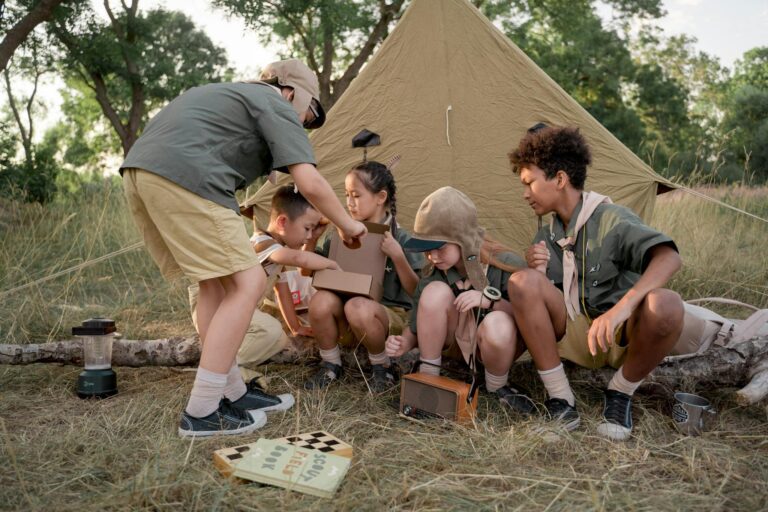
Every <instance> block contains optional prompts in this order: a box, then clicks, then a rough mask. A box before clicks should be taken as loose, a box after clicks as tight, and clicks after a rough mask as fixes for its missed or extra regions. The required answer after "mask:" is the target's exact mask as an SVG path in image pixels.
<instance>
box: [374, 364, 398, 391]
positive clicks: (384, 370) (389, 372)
mask: <svg viewBox="0 0 768 512" xmlns="http://www.w3.org/2000/svg"><path fill="white" fill-rule="evenodd" d="M371 370H372V374H371V381H370V383H369V385H370V386H371V391H373V392H374V393H383V392H385V391H387V390H389V389H392V388H393V387H395V386H396V385H397V382H398V381H399V380H400V374H399V372H398V371H397V370H398V368H397V366H396V365H394V364H392V365H390V366H384V365H381V364H372V365H371Z"/></svg>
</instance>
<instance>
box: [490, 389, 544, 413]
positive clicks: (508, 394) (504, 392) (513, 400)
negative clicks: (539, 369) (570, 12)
mask: <svg viewBox="0 0 768 512" xmlns="http://www.w3.org/2000/svg"><path fill="white" fill-rule="evenodd" d="M491 393H493V394H495V395H496V396H497V397H498V399H499V402H501V405H503V406H505V407H506V408H508V409H510V410H512V411H515V412H517V413H520V414H532V413H533V412H534V411H535V410H536V403H535V402H534V401H533V400H532V399H531V397H530V396H529V395H528V392H527V391H526V390H525V389H523V388H522V387H520V386H517V385H515V384H507V385H506V386H502V387H500V388H499V389H497V390H496V391H492V392H491Z"/></svg>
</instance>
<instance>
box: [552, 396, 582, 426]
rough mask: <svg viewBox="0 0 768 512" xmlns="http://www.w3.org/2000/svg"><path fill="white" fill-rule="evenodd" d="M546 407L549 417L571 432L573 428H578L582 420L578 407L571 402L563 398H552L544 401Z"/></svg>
mask: <svg viewBox="0 0 768 512" xmlns="http://www.w3.org/2000/svg"><path fill="white" fill-rule="evenodd" d="M544 407H545V408H546V409H547V417H548V419H549V420H550V421H553V422H557V423H558V424H559V425H562V427H563V428H564V429H565V430H567V431H569V432H570V431H571V430H576V428H577V427H578V426H579V423H580V422H581V418H579V412H578V411H577V410H576V407H574V406H572V405H571V404H569V403H568V401H567V400H564V399H562V398H550V399H549V400H547V401H546V402H544Z"/></svg>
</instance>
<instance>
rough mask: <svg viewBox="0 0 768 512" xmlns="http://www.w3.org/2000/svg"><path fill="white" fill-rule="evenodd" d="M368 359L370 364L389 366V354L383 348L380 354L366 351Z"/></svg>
mask: <svg viewBox="0 0 768 512" xmlns="http://www.w3.org/2000/svg"><path fill="white" fill-rule="evenodd" d="M368 360H369V361H370V362H371V364H380V365H382V366H389V356H388V355H387V352H386V351H385V350H382V351H381V354H371V353H370V352H368Z"/></svg>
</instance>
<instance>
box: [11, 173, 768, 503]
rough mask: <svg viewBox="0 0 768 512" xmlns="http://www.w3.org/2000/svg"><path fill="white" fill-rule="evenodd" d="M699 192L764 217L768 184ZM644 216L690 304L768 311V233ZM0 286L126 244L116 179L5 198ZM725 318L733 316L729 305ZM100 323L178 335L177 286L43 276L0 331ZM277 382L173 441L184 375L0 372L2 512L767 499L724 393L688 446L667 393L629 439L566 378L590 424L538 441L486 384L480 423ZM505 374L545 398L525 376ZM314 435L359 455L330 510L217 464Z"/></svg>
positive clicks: (751, 446)
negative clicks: (233, 416)
mask: <svg viewBox="0 0 768 512" xmlns="http://www.w3.org/2000/svg"><path fill="white" fill-rule="evenodd" d="M708 193H710V194H712V195H718V196H719V197H721V198H723V199H724V200H726V201H727V202H729V203H731V204H734V205H736V206H739V207H742V208H745V209H747V210H748V211H751V212H753V213H755V214H758V215H760V216H762V217H768V188H757V189H734V188H730V189H715V190H710V191H708ZM653 224H654V225H655V226H656V227H658V228H660V229H662V230H663V231H665V232H667V233H668V234H670V235H671V236H672V237H673V238H674V239H675V240H676V241H677V243H678V245H679V246H680V249H681V252H682V255H683V259H684V261H685V267H684V269H683V270H682V271H681V272H680V274H679V275H678V276H677V277H676V278H675V279H674V281H673V282H672V283H671V287H672V288H673V289H675V290H677V291H678V292H680V293H681V294H682V295H683V297H684V298H696V297H703V296H710V295H719V296H724V297H729V298H735V299H739V300H742V301H745V302H749V303H752V304H754V305H758V306H761V307H768V286H767V284H768V257H767V256H766V252H765V249H764V244H765V240H766V239H768V227H767V226H766V224H764V223H761V222H759V221H756V220H753V219H749V218H747V217H744V216H739V215H736V214H734V213H731V212H728V211H726V210H724V209H722V208H720V207H717V206H714V205H712V204H708V203H704V202H701V201H700V200H697V199H694V198H691V197H690V196H688V195H673V196H666V197H665V196H662V197H661V198H660V200H659V203H658V205H657V209H656V215H655V218H654V221H653ZM0 238H1V239H2V244H1V245H0V294H2V293H3V292H5V291H7V290H10V289H12V288H14V287H15V286H18V285H20V284H23V283H26V282H29V281H30V280H33V279H35V278H38V277H42V276H46V275H50V274H51V273H53V272H56V271H58V270H60V269H64V268H68V267H71V266H73V265H76V264H78V263H82V262H83V261H86V260H89V259H92V258H95V257H97V256H100V255H102V254H106V253H108V252H111V251H114V250H117V249H119V248H121V247H124V246H126V245H129V244H130V243H132V242H134V241H136V240H137V239H138V236H137V235H136V233H135V231H134V228H133V226H132V224H131V221H130V219H129V218H128V216H127V215H126V213H125V209H124V205H123V203H122V196H121V194H120V193H119V189H115V188H113V187H112V186H110V185H109V184H108V183H107V184H104V185H102V186H100V187H94V189H92V190H88V191H85V192H84V193H83V194H82V195H81V196H79V198H78V199H74V198H69V199H60V200H58V201H57V202H56V203H54V204H52V205H50V206H49V207H47V208H46V209H45V210H43V209H42V208H40V207H37V206H30V205H19V204H15V203H0ZM728 313H732V314H734V315H736V314H740V313H741V312H739V311H729V312H728ZM95 315H103V316H111V317H113V318H115V319H116V320H117V321H118V324H119V326H120V330H121V331H122V332H123V333H124V334H125V336H126V337H128V338H134V339H135V338H156V337H167V336H169V335H173V334H181V335H188V334H190V331H191V325H190V321H189V316H188V312H187V305H186V290H185V289H184V288H183V287H172V286H169V285H167V284H165V283H164V282H163V280H162V279H161V278H160V276H159V274H158V272H157V270H156V269H155V267H154V265H153V264H152V262H151V260H150V259H149V258H148V256H147V255H146V253H144V252H143V251H135V252H132V253H128V254H124V255H121V256H118V257H116V258H114V259H111V260H109V261H106V262H103V263H99V264H97V265H94V266H92V267H88V268H85V269H82V270H80V271H78V272H76V273H73V274H69V275H66V276H62V277H59V278H57V279H54V280H51V281H48V282H47V283H45V284H43V285H40V286H38V287H33V288H29V289H26V290H23V291H19V292H16V293H13V294H9V295H5V296H3V295H0V342H3V343H28V342H40V341H46V340H56V339H62V338H66V337H68V336H67V330H68V328H69V327H71V326H72V325H75V324H77V323H79V322H80V321H82V320H83V319H85V318H88V317H90V316H95ZM266 370H267V372H268V374H269V375H270V376H271V377H272V379H271V382H270V387H271V388H270V390H271V391H274V392H279V393H282V392H292V393H294V394H295V395H296V397H297V406H296V407H294V408H293V409H292V410H290V411H288V412H286V413H277V415H273V416H270V421H269V423H268V424H267V426H266V427H265V428H264V429H263V430H261V431H260V432H259V434H258V435H257V434H254V435H250V436H245V437H241V438H235V439H213V440H205V441H195V442H190V441H184V440H181V439H179V438H178V437H177V436H176V434H175V430H176V425H177V421H178V414H179V411H180V410H181V408H182V406H183V404H184V401H185V399H186V397H187V394H188V391H189V389H190V386H191V383H192V380H193V376H194V374H193V372H189V371H184V370H183V369H170V368H139V369H131V368H118V369H117V371H118V376H119V377H118V378H119V386H120V393H119V394H118V395H117V396H115V397H113V398H111V399H109V400H106V401H81V400H79V399H77V398H76V397H75V396H74V394H73V386H74V382H75V380H76V377H77V374H78V373H79V371H80V368H78V367H73V366H59V365H30V366H0V509H3V510H78V511H80V510H97V509H109V510H281V509H286V510H328V509H337V510H381V509H393V510H467V509H478V510H502V509H503V510H744V511H754V510H766V509H768V421H767V420H768V418H767V416H766V414H767V412H768V411H766V408H765V406H764V404H760V405H756V406H751V407H738V406H737V405H736V404H735V402H734V401H733V399H732V391H733V390H732V389H711V388H708V387H707V386H706V383H699V384H698V385H693V384H692V385H691V387H690V388H689V390H695V391H698V392H701V393H702V394H704V395H705V396H707V397H708V398H710V399H711V400H712V401H713V402H714V404H715V406H716V407H717V409H718V415H717V417H716V420H715V423H714V424H713V425H712V428H711V429H710V431H709V432H707V433H706V434H705V435H703V436H701V437H699V438H687V437H682V436H680V435H678V434H677V433H676V432H675V431H674V429H673V427H672V422H671V419H670V418H669V416H668V412H669V411H668V409H669V400H668V397H666V396H657V395H640V396H638V398H637V400H636V401H635V403H636V406H635V420H636V428H635V435H634V436H633V438H632V439H631V440H630V441H629V442H627V443H624V444H614V443H608V442H605V441H603V440H602V439H599V438H598V437H597V436H596V435H595V431H594V425H595V422H596V421H597V420H598V417H599V414H600V400H601V392H600V390H599V389H597V388H594V387H592V386H591V385H589V384H588V383H585V382H574V388H575V391H576V394H577V398H578V407H579V409H580V410H581V413H582V418H583V426H582V427H581V428H580V429H579V430H578V431H576V432H574V433H572V434H567V435H557V436H542V435H541V434H540V433H539V429H538V428H537V427H539V426H541V423H540V422H539V421H538V420H536V419H523V418H517V417H510V416H508V415H506V414H505V413H504V411H503V410H501V409H500V407H499V406H498V405H497V404H496V403H493V402H492V401H491V400H489V399H488V398H487V397H486V396H482V395H481V400H480V406H479V410H480V414H479V419H478V422H477V424H476V425H475V426H473V427H472V428H461V427H456V426H453V425H448V424H442V423H435V422H430V423H420V422H414V421H409V420H405V419H402V418H400V417H398V416H397V415H396V414H395V413H394V409H393V408H392V407H391V405H390V402H391V401H392V399H393V398H394V395H393V394H385V395H382V396H370V395H369V394H368V393H367V392H366V390H365V386H364V384H363V381H362V379H361V377H360V376H359V375H352V376H351V377H350V378H348V379H347V380H346V381H345V382H344V383H342V384H341V385H339V386H337V387H334V388H332V389H331V390H330V391H329V392H327V393H314V394H304V393H303V390H301V383H302V381H303V380H304V378H305V377H306V375H307V374H308V373H309V372H310V371H311V369H310V368H307V367H304V366H296V365H289V366H276V365H273V366H268V367H266ZM513 373H514V378H515V379H516V380H518V381H519V382H522V383H524V384H525V385H527V386H528V387H529V388H532V389H533V390H534V393H535V394H536V396H537V397H538V398H543V397H542V389H541V387H540V385H538V383H537V381H536V379H534V378H533V376H532V375H531V373H530V372H529V371H527V370H525V369H522V368H516V369H514V370H513ZM318 428H322V429H325V430H328V431H330V432H332V433H333V434H335V435H336V436H338V437H340V438H341V439H344V440H345V441H348V442H350V444H352V445H353V446H354V448H355V458H354V461H353V466H352V468H351V470H350V473H349V474H348V475H347V477H346V479H345V481H344V483H343V485H342V487H341V489H340V491H339V493H338V494H337V496H336V498H335V499H334V500H332V501H329V500H323V499H319V498H313V497H310V496H305V495H301V494H298V493H291V492H287V491H283V490H281V489H276V488H270V487H258V486H255V485H248V486H234V485H232V484H230V483H228V482H227V481H225V480H223V479H222V478H220V477H219V475H218V473H217V472H216V470H215V468H214V467H213V465H212V464H211V453H212V451H213V450H214V449H217V448H220V447H225V446H233V445H236V444H240V443H242V442H252V441H255V440H256V439H257V438H258V437H260V436H266V437H282V436H285V435H288V434H291V433H298V432H305V431H309V430H314V429H318Z"/></svg>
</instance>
